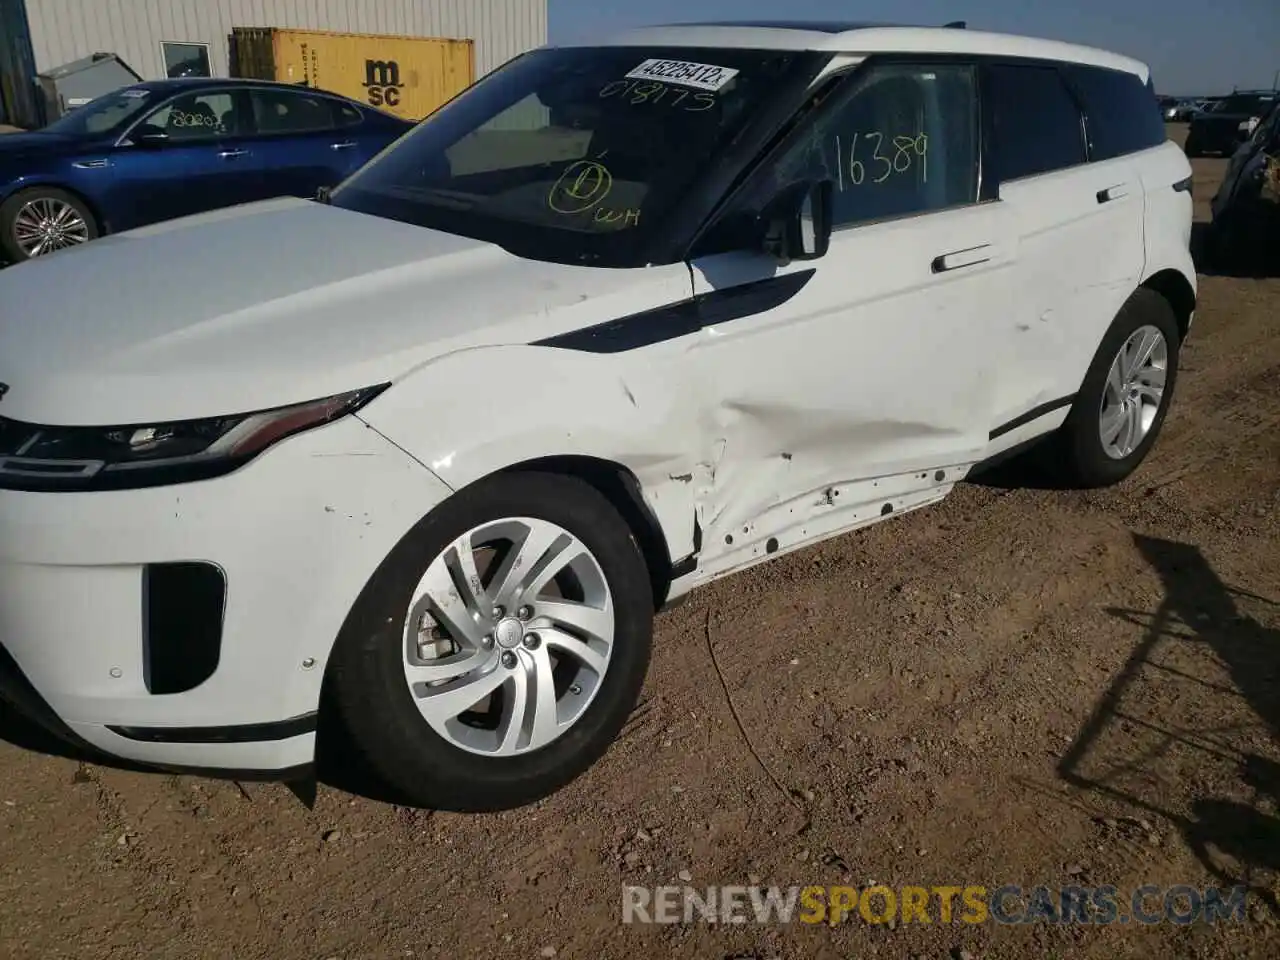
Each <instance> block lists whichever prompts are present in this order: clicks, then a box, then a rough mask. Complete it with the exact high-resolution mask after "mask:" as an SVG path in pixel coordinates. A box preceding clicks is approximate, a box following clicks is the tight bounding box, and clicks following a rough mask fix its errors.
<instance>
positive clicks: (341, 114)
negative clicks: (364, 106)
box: [333, 100, 364, 127]
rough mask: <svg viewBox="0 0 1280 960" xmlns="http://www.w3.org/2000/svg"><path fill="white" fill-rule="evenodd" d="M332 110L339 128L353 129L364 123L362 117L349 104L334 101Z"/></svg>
mask: <svg viewBox="0 0 1280 960" xmlns="http://www.w3.org/2000/svg"><path fill="white" fill-rule="evenodd" d="M333 108H334V110H335V111H336V112H337V115H338V125H339V126H342V127H355V126H359V125H360V124H361V123H363V122H364V115H363V114H361V113H360V111H359V110H357V109H356V108H355V107H353V106H351V104H349V103H340V102H339V101H337V100H335V101H333Z"/></svg>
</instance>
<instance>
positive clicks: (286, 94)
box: [249, 87, 360, 198]
mask: <svg viewBox="0 0 1280 960" xmlns="http://www.w3.org/2000/svg"><path fill="white" fill-rule="evenodd" d="M249 99H250V101H251V103H252V105H253V120H254V128H255V134H254V137H255V141H254V150H255V152H256V153H257V154H258V156H259V158H260V163H259V169H260V170H261V177H262V180H261V185H260V190H261V196H262V197H263V198H267V197H280V196H295V197H312V196H315V193H316V191H317V190H318V189H319V188H320V187H332V186H335V185H336V184H337V183H338V182H339V181H341V180H342V179H343V178H344V177H346V175H347V174H348V173H350V172H352V171H353V170H354V169H355V166H356V165H358V159H359V153H360V150H359V141H358V139H357V137H356V136H355V134H354V132H353V131H352V130H351V129H350V128H348V127H345V126H340V114H339V113H338V111H337V109H336V107H337V103H336V101H334V100H333V99H332V98H330V97H326V96H323V95H321V94H317V93H312V92H310V91H306V90H298V91H294V90H287V89H280V88H267V87H255V88H253V89H251V90H250V91H249Z"/></svg>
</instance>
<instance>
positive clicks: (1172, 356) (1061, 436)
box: [1052, 288, 1181, 488]
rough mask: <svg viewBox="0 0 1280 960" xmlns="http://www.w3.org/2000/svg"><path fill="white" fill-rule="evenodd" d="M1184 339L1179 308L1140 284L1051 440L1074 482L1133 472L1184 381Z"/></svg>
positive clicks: (1105, 481) (1115, 478)
mask: <svg viewBox="0 0 1280 960" xmlns="http://www.w3.org/2000/svg"><path fill="white" fill-rule="evenodd" d="M1180 347H1181V337H1180V332H1179V329H1178V321H1177V317H1176V316H1175V315H1174V312H1173V308H1172V307H1171V306H1170V305H1169V301H1167V300H1166V299H1165V298H1164V297H1162V296H1161V295H1160V294H1158V293H1156V292H1155V291H1154V290H1147V289H1145V288H1144V289H1139V290H1136V291H1134V293H1133V295H1132V296H1131V297H1130V298H1129V300H1128V301H1127V302H1126V303H1125V305H1124V306H1123V307H1122V308H1121V310H1120V313H1119V314H1118V315H1117V316H1116V318H1115V320H1114V322H1113V323H1112V324H1111V328H1110V329H1109V330H1108V331H1107V334H1106V336H1105V337H1103V339H1102V344H1101V345H1100V346H1099V347H1098V352H1097V353H1096V354H1095V355H1094V358H1093V362H1092V363H1091V364H1090V366H1089V371H1088V373H1086V374H1085V378H1084V382H1083V383H1082V384H1081V386H1080V392H1079V393H1078V394H1077V395H1076V399H1075V401H1074V402H1073V404H1072V406H1071V412H1070V414H1069V415H1068V416H1067V421H1066V423H1064V424H1063V426H1062V428H1061V430H1060V431H1059V433H1058V435H1057V437H1056V438H1055V439H1056V443H1055V444H1054V445H1053V446H1054V447H1055V448H1056V449H1054V450H1053V451H1052V456H1053V461H1054V462H1055V465H1056V466H1057V467H1058V469H1059V470H1060V471H1061V473H1062V474H1063V475H1064V479H1065V480H1067V481H1068V482H1069V483H1070V484H1071V485H1072V486H1076V487H1085V488H1088V487H1104V486H1110V485H1112V484H1115V483H1119V482H1120V481H1121V480H1123V479H1125V478H1126V477H1128V476H1129V475H1130V474H1131V473H1133V471H1134V470H1136V469H1137V468H1138V465H1139V464H1141V463H1142V461H1143V460H1144V459H1145V458H1146V456H1147V453H1148V452H1149V451H1150V450H1151V447H1152V445H1154V443H1155V441H1156V437H1157V436H1159V433H1160V428H1161V427H1162V426H1163V425H1164V420H1165V417H1166V416H1167V414H1168V412H1169V403H1170V401H1171V400H1172V399H1173V392H1174V386H1175V384H1176V382H1177V378H1178V353H1179V349H1180Z"/></svg>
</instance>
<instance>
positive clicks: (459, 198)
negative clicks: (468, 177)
mask: <svg viewBox="0 0 1280 960" xmlns="http://www.w3.org/2000/svg"><path fill="white" fill-rule="evenodd" d="M387 193H389V194H391V195H393V196H397V197H400V198H401V199H404V200H430V201H434V202H437V203H439V204H440V205H441V206H445V207H451V208H452V209H454V210H471V209H473V208H474V207H475V206H476V204H477V202H478V201H477V198H476V197H475V195H474V194H470V193H463V192H462V191H460V190H448V189H446V188H444V187H391V188H390V189H389V190H387Z"/></svg>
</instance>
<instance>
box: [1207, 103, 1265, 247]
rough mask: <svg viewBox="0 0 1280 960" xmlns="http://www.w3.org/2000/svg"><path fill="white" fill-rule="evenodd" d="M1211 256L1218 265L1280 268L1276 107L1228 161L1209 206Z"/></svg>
mask: <svg viewBox="0 0 1280 960" xmlns="http://www.w3.org/2000/svg"><path fill="white" fill-rule="evenodd" d="M1212 210H1213V222H1212V224H1211V225H1210V228H1209V254H1210V256H1211V257H1212V258H1213V259H1214V260H1215V262H1216V263H1218V264H1219V265H1221V266H1226V267H1233V268H1266V267H1271V266H1274V265H1275V264H1277V263H1280V104H1277V105H1276V106H1273V107H1272V108H1271V112H1270V113H1269V114H1268V115H1267V116H1266V117H1265V118H1263V120H1262V122H1261V123H1259V124H1258V125H1257V128H1256V129H1255V130H1254V131H1253V135H1252V136H1250V137H1249V139H1248V140H1246V141H1245V142H1244V143H1243V144H1241V145H1240V147H1239V149H1237V150H1236V152H1235V153H1234V154H1232V156H1231V162H1230V164H1228V166H1227V172H1226V175H1225V176H1224V177H1223V179H1222V183H1221V184H1220V185H1219V187H1218V192H1217V194H1215V195H1214V198H1213V202H1212Z"/></svg>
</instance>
